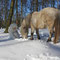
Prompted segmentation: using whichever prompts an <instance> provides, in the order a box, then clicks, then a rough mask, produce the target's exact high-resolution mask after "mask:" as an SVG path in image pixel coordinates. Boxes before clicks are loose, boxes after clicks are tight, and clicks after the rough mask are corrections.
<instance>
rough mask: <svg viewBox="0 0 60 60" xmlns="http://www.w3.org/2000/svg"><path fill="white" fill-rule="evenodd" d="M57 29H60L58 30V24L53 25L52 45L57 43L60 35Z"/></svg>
mask: <svg viewBox="0 0 60 60" xmlns="http://www.w3.org/2000/svg"><path fill="white" fill-rule="evenodd" d="M59 29H60V28H59V24H56V25H55V38H54V41H53V42H54V43H57V42H58V39H59V33H60V32H59Z"/></svg>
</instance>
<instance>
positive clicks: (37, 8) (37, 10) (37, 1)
mask: <svg viewBox="0 0 60 60" xmlns="http://www.w3.org/2000/svg"><path fill="white" fill-rule="evenodd" d="M36 11H38V0H36Z"/></svg>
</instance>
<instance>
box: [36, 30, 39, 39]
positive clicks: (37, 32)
mask: <svg viewBox="0 0 60 60" xmlns="http://www.w3.org/2000/svg"><path fill="white" fill-rule="evenodd" d="M36 34H37V38H38V39H40V36H39V31H38V29H36Z"/></svg>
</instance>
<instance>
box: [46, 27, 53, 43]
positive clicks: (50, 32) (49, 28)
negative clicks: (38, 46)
mask: <svg viewBox="0 0 60 60" xmlns="http://www.w3.org/2000/svg"><path fill="white" fill-rule="evenodd" d="M48 30H49V38H48V40H47V42H50V41H51V37H52V35H53V28H51V26H50V27H48Z"/></svg>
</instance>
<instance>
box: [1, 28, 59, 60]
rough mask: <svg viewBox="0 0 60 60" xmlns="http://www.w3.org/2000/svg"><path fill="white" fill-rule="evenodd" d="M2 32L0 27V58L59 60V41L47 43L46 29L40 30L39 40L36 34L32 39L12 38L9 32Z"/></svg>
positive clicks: (9, 59)
mask: <svg viewBox="0 0 60 60" xmlns="http://www.w3.org/2000/svg"><path fill="white" fill-rule="evenodd" d="M3 32H4V29H0V60H60V42H59V43H57V44H53V42H49V43H47V42H46V40H47V38H48V34H49V32H48V30H47V29H43V30H40V35H41V40H37V39H36V35H34V38H35V39H34V40H29V39H22V38H20V39H15V40H12V39H10V38H9V33H3ZM34 34H35V33H34ZM28 35H29V36H30V33H29V34H28Z"/></svg>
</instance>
